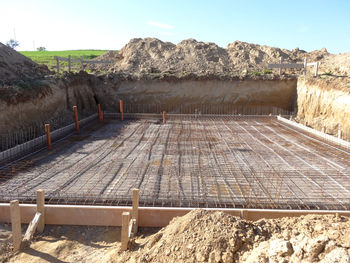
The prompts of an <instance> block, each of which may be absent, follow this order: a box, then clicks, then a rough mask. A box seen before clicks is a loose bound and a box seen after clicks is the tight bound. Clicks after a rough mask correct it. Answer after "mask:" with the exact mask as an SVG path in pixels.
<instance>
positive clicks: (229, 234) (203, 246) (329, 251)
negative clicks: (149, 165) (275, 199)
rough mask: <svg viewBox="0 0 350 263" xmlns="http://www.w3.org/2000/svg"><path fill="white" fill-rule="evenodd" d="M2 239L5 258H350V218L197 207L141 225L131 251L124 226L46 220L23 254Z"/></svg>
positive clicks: (214, 260)
mask: <svg viewBox="0 0 350 263" xmlns="http://www.w3.org/2000/svg"><path fill="white" fill-rule="evenodd" d="M6 227H7V228H8V225H7V226H6V225H2V226H1V227H0V229H4V228H6ZM0 233H2V232H0ZM2 244H3V247H2V254H1V255H2V261H3V262H6V261H7V260H8V262H218V263H220V262H221V263H226V262H350V257H349V253H350V220H349V218H346V217H341V216H340V217H337V216H336V215H328V216H317V215H308V216H301V217H296V218H281V219H269V220H266V219H261V220H259V221H256V222H250V221H245V220H241V219H240V218H237V217H233V216H230V215H227V214H225V213H222V212H210V211H205V210H193V211H192V212H190V213H188V214H187V215H185V216H183V217H178V218H175V219H173V220H172V221H171V222H170V224H169V225H168V226H166V227H164V228H162V229H160V230H159V229H149V228H145V229H142V228H141V229H140V230H139V233H138V234H137V236H136V238H134V239H133V240H131V242H130V249H129V250H128V251H125V252H121V251H119V248H120V228H119V227H78V226H46V228H45V231H44V233H43V234H40V235H39V234H37V235H36V237H35V239H34V241H33V242H32V244H31V245H30V247H29V248H26V249H25V250H23V252H21V253H19V254H17V255H12V254H11V253H8V251H9V249H10V246H9V245H8V244H9V241H7V243H6V242H4V241H3V242H2ZM6 244H7V245H6ZM6 251H7V252H6ZM6 258H7V259H6ZM0 262H1V261H0Z"/></svg>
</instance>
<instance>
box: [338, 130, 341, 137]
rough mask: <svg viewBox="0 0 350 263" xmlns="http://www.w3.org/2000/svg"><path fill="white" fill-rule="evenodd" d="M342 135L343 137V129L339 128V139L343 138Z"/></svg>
mask: <svg viewBox="0 0 350 263" xmlns="http://www.w3.org/2000/svg"><path fill="white" fill-rule="evenodd" d="M341 137H342V132H341V130H340V129H339V130H338V139H341Z"/></svg>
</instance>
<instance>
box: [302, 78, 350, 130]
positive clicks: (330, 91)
mask: <svg viewBox="0 0 350 263" xmlns="http://www.w3.org/2000/svg"><path fill="white" fill-rule="evenodd" d="M297 93H298V99H297V103H298V115H297V119H298V120H299V121H300V122H301V123H304V124H307V125H309V126H311V127H313V128H315V129H317V130H322V128H323V127H324V128H325V132H327V133H330V134H337V131H338V129H340V130H342V131H343V133H345V134H348V133H349V134H350V82H349V80H346V79H328V80H324V79H316V78H306V79H305V78H299V80H298V88H297Z"/></svg>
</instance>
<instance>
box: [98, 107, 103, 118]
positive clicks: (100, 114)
mask: <svg viewBox="0 0 350 263" xmlns="http://www.w3.org/2000/svg"><path fill="white" fill-rule="evenodd" d="M97 110H98V120H99V122H103V113H102V110H101V105H100V104H97Z"/></svg>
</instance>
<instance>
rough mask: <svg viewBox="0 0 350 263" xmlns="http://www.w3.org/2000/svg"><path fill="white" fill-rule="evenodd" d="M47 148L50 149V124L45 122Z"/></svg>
mask: <svg viewBox="0 0 350 263" xmlns="http://www.w3.org/2000/svg"><path fill="white" fill-rule="evenodd" d="M45 131H46V142H47V149H48V150H51V135H50V124H45Z"/></svg>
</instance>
